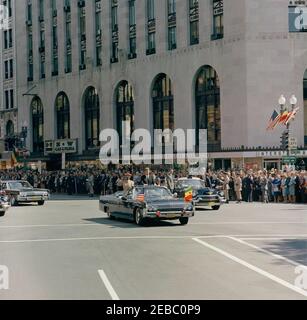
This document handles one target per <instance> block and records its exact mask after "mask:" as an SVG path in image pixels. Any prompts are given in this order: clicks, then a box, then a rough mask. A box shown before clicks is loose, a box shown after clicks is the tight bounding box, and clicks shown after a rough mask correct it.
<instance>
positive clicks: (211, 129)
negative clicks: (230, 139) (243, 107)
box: [195, 66, 221, 151]
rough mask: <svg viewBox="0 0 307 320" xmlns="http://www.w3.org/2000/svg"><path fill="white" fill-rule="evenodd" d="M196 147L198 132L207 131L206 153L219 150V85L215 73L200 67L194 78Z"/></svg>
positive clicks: (211, 69) (207, 68)
mask: <svg viewBox="0 0 307 320" xmlns="http://www.w3.org/2000/svg"><path fill="white" fill-rule="evenodd" d="M195 100H196V101H195V106H196V113H195V115H196V130H197V145H199V134H198V133H199V130H200V129H207V131H208V151H218V150H220V149H221V108H220V83H219V78H218V75H217V73H216V71H215V70H214V69H213V68H212V67H210V66H204V67H202V68H201V69H200V70H199V72H198V74H197V77H196V88H195Z"/></svg>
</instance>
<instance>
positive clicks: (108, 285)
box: [98, 270, 120, 300]
mask: <svg viewBox="0 0 307 320" xmlns="http://www.w3.org/2000/svg"><path fill="white" fill-rule="evenodd" d="M98 273H99V275H100V278H101V280H102V282H103V283H104V285H105V287H106V288H107V290H108V292H109V294H110V296H111V298H112V300H120V299H119V296H118V295H117V293H116V292H115V290H114V288H113V287H112V285H111V282H110V281H109V279H108V277H107V275H106V274H105V272H104V271H103V270H98Z"/></svg>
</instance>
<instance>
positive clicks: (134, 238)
mask: <svg viewBox="0 0 307 320" xmlns="http://www.w3.org/2000/svg"><path fill="white" fill-rule="evenodd" d="M193 237H198V236H197V235H190V236H135V237H93V238H63V239H29V240H1V241H0V244H1V243H28V242H30V243H31V242H58V241H91V240H93V241H96V240H98V241H99V240H138V239H144V240H146V239H148V240H172V239H192V238H193ZM202 238H210V239H211V238H225V237H224V236H204V237H202Z"/></svg>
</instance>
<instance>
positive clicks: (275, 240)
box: [0, 197, 307, 300]
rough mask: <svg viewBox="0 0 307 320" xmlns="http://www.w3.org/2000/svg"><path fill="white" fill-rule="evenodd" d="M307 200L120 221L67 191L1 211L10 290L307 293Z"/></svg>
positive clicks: (72, 295) (75, 294)
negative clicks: (182, 218) (184, 217)
mask: <svg viewBox="0 0 307 320" xmlns="http://www.w3.org/2000/svg"><path fill="white" fill-rule="evenodd" d="M306 249H307V209H306V205H305V206H304V205H291V204H269V205H264V204H260V203H253V204H245V203H244V204H242V205H237V204H230V205H225V206H224V207H223V208H222V209H221V210H220V211H219V212H212V211H209V210H208V211H198V212H197V214H196V216H195V218H193V219H191V220H190V224H189V225H188V226H180V225H179V223H177V222H174V223H172V222H163V223H154V224H151V225H149V226H147V227H137V226H136V225H134V224H132V223H130V222H125V221H118V220H116V221H111V220H109V219H107V217H106V215H105V214H103V213H102V212H100V211H99V210H98V200H96V199H95V200H88V199H87V198H84V199H83V198H82V199H80V198H68V197H64V198H63V197H62V198H57V199H55V200H52V201H49V202H48V203H47V204H46V205H45V206H44V207H38V206H36V205H34V206H29V205H26V206H20V207H16V208H15V207H14V208H11V209H10V210H9V212H8V213H7V215H6V216H5V217H3V218H1V219H0V265H5V266H7V267H8V268H9V280H10V282H9V285H10V288H9V290H0V300H1V299H121V300H122V299H123V300H126V299H129V300H130V299H131V300H134V299H137V300H138V299H307V291H304V290H303V289H301V288H299V287H297V286H295V279H296V278H297V277H298V276H299V274H296V273H295V269H296V268H297V267H298V266H302V265H307V250H306Z"/></svg>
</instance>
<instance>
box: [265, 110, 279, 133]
mask: <svg viewBox="0 0 307 320" xmlns="http://www.w3.org/2000/svg"><path fill="white" fill-rule="evenodd" d="M280 117H281V115H280V113H278V112H277V111H276V110H274V112H273V114H272V116H271V118H270V121H269V124H268V127H267V130H273V129H274V128H275V127H276V125H277V124H278V123H279V119H280Z"/></svg>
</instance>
